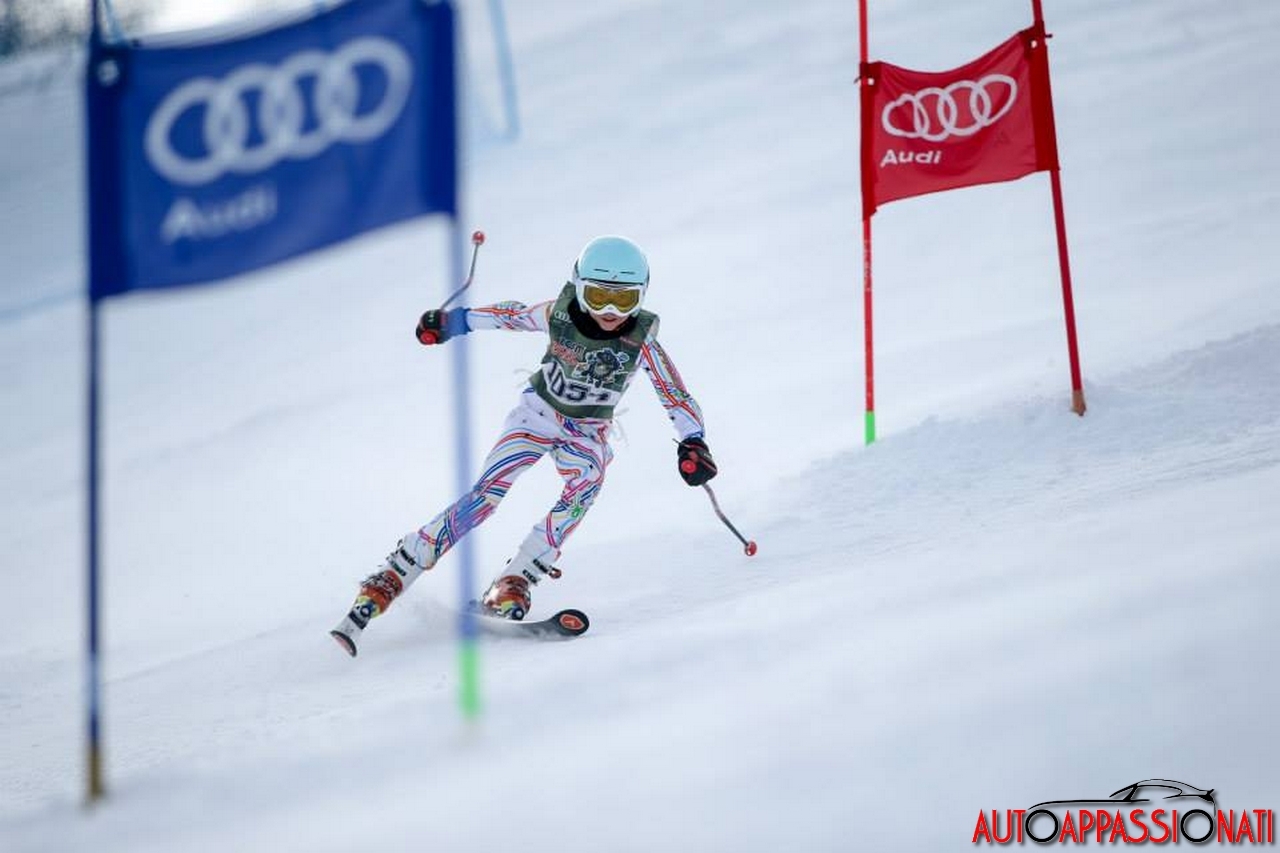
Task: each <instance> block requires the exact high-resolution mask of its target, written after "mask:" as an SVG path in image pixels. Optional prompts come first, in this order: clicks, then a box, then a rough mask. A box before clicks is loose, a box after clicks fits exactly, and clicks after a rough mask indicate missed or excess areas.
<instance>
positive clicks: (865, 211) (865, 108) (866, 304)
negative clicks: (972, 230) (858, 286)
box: [858, 0, 876, 444]
mask: <svg viewBox="0 0 1280 853" xmlns="http://www.w3.org/2000/svg"><path fill="white" fill-rule="evenodd" d="M858 40H859V42H860V44H861V47H860V51H861V55H860V59H861V64H860V65H859V69H860V73H859V76H858V80H859V82H860V83H861V86H862V93H861V98H862V104H861V106H862V110H861V116H862V158H861V163H862V317H863V339H864V342H865V357H864V361H865V363H866V371H867V377H866V389H867V398H866V416H865V440H866V443H867V444H871V443H872V442H873V441H875V440H876V382H875V367H874V365H875V355H874V352H873V349H872V346H871V342H872V334H871V214H872V213H874V212H875V204H874V200H873V199H871V198H870V197H869V195H868V194H869V193H870V192H873V190H872V184H871V174H870V173H869V172H868V169H869V168H870V157H869V156H867V155H868V152H869V146H870V142H869V141H868V137H867V133H868V125H867V118H868V116H869V114H870V109H871V91H870V89H871V86H872V85H873V84H874V82H875V81H874V80H873V79H871V77H870V75H868V73H867V70H868V68H867V63H868V59H867V56H868V48H867V0H858Z"/></svg>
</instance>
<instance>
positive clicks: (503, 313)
mask: <svg viewBox="0 0 1280 853" xmlns="http://www.w3.org/2000/svg"><path fill="white" fill-rule="evenodd" d="M551 305H552V302H550V301H548V302H539V303H538V304H536V305H532V306H530V305H525V304H524V303H523V302H499V303H497V304H494V305H486V306H484V307H482V308H450V309H449V310H448V311H442V310H440V309H438V308H432V309H431V310H430V311H427V312H426V313H424V314H423V315H422V319H420V320H418V327H417V329H415V330H414V334H416V335H417V336H418V341H419V343H422V344H425V345H427V346H430V345H432V344H442V343H444V342H445V341H447V340H449V339H450V338H456V337H459V336H461V335H466V334H469V333H471V332H475V331H478V330H480V329H506V330H507V331H514V332H545V331H547V329H548V328H549V326H548V324H549V322H550V316H551Z"/></svg>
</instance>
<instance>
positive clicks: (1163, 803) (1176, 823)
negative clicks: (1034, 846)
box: [1025, 779, 1217, 844]
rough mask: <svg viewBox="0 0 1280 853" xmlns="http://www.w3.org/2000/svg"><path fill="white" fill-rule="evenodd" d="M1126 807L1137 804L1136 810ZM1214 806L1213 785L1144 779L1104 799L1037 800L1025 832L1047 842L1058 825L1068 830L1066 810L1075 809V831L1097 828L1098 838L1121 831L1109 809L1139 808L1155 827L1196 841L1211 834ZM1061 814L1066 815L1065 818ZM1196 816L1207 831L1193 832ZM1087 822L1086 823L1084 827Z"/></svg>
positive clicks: (1126, 809)
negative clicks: (1168, 820) (1165, 817)
mask: <svg viewBox="0 0 1280 853" xmlns="http://www.w3.org/2000/svg"><path fill="white" fill-rule="evenodd" d="M1126 807H1136V809H1130V808H1126ZM1216 808H1217V803H1216V802H1215V801H1214V798H1213V789H1212V788H1210V789H1208V790H1205V789H1204V788H1197V787H1196V786H1194V785H1188V784H1187V783H1186V782H1177V781H1175V780H1173V779H1143V780H1142V781H1140V782H1134V783H1133V784H1132V785H1126V786H1124V787H1123V788H1121V789H1120V790H1118V791H1116V792H1114V793H1113V794H1111V795H1110V796H1108V797H1106V798H1100V799H1084V800H1046V801H1044V802H1042V803H1036V804H1035V805H1034V806H1031V807H1030V808H1028V809H1027V818H1026V824H1025V826H1026V830H1027V834H1028V835H1030V836H1031V839H1032V840H1033V841H1036V842H1038V843H1040V844H1047V843H1049V842H1051V841H1055V840H1057V839H1058V837H1059V836H1058V831H1059V827H1064V831H1067V830H1066V829H1065V826H1064V824H1065V821H1069V820H1070V816H1069V813H1070V812H1071V811H1073V810H1074V811H1076V812H1077V813H1078V814H1079V815H1080V817H1081V820H1080V825H1079V826H1076V827H1074V830H1075V831H1079V832H1080V833H1081V834H1084V833H1087V832H1088V831H1089V830H1096V831H1097V833H1098V837H1099V839H1101V836H1102V834H1103V833H1104V832H1106V830H1107V829H1113V831H1116V832H1124V829H1123V827H1122V821H1123V817H1122V818H1121V825H1119V826H1114V827H1113V825H1112V822H1111V817H1110V813H1111V811H1112V810H1115V811H1117V812H1127V813H1128V814H1129V815H1130V816H1131V818H1132V816H1133V815H1134V812H1135V811H1137V810H1138V809H1140V810H1141V811H1142V812H1144V813H1146V814H1148V815H1150V816H1151V818H1152V820H1153V822H1155V823H1156V825H1157V826H1159V827H1161V828H1163V829H1166V830H1168V831H1170V832H1171V834H1172V835H1173V837H1174V838H1177V835H1178V832H1179V830H1181V834H1182V836H1183V837H1185V838H1186V839H1187V840H1188V841H1192V842H1199V841H1203V840H1204V839H1206V838H1208V837H1209V835H1211V834H1212V833H1213V814H1214V811H1215V810H1216ZM1160 811H1163V813H1164V814H1165V815H1168V816H1170V817H1171V823H1170V824H1165V823H1164V822H1162V821H1161V820H1160V818H1159V817H1158V816H1157V814H1156V813H1157V812H1160ZM1095 814H1096V821H1095V820H1094V816H1095ZM1064 815H1066V817H1065V818H1064V817H1063V816H1064ZM1197 817H1203V818H1204V820H1205V821H1207V822H1208V824H1209V828H1208V830H1207V831H1205V832H1203V833H1197V832H1196V830H1197V829H1198V824H1197V823H1196V818H1197ZM1050 824H1051V825H1052V827H1053V829H1052V831H1050V832H1047V833H1046V832H1045V828H1046V827H1047V826H1049V825H1050ZM1086 824H1089V825H1088V826H1086ZM1188 830H1190V831H1188ZM1144 832H1145V827H1144Z"/></svg>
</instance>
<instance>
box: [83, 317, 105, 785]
mask: <svg viewBox="0 0 1280 853" xmlns="http://www.w3.org/2000/svg"><path fill="white" fill-rule="evenodd" d="M88 325H89V328H88V333H89V335H88V337H89V340H88V350H89V354H88V355H89V399H88V404H89V405H88V408H89V422H88V434H87V435H86V436H85V438H86V444H87V448H88V460H87V464H88V471H87V472H86V481H87V483H86V485H87V488H88V506H87V508H86V514H87V526H88V536H87V543H86V544H87V546H88V555H87V556H88V577H87V578H86V581H87V592H86V595H85V603H86V606H87V607H88V614H87V617H86V620H85V622H86V627H87V632H86V633H87V634H88V637H87V642H88V645H87V648H86V653H87V654H86V658H85V664H86V669H87V671H86V673H85V711H86V719H87V725H88V728H87V735H88V741H87V747H88V755H87V760H86V765H85V770H86V777H87V783H88V790H87V799H88V803H89V804H90V805H92V804H93V803H95V802H97V801H98V800H100V799H102V797H103V796H104V795H105V794H106V785H105V784H104V782H103V778H102V777H103V773H102V713H101V697H102V665H101V660H100V656H99V648H100V647H99V636H100V634H101V620H100V619H99V612H100V606H101V605H100V601H99V593H98V590H99V584H98V555H99V551H100V548H99V541H98V504H99V494H98V493H99V477H98V467H99V466H98V459H99V441H100V430H99V423H98V331H99V326H100V319H99V316H98V300H97V299H94V298H93V297H92V296H90V297H89V323H88Z"/></svg>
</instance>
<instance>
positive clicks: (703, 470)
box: [676, 436, 716, 486]
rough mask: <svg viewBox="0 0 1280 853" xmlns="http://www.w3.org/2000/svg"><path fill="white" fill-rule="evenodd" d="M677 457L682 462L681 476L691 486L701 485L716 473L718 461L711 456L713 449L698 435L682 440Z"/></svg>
mask: <svg viewBox="0 0 1280 853" xmlns="http://www.w3.org/2000/svg"><path fill="white" fill-rule="evenodd" d="M676 458H677V461H678V462H679V464H680V476H681V477H683V478H684V481H685V482H686V483H688V484H689V485H690V486H701V485H702V484H703V483H705V482H707V481H708V480H710V479H711V478H712V477H714V476H715V475H716V461H715V460H714V459H712V458H711V450H710V449H709V448H708V447H707V443H706V442H705V441H703V440H702V439H701V438H699V437H697V436H690V437H689V438H686V439H685V440H684V441H682V442H680V447H679V448H678V449H677V450H676Z"/></svg>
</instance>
